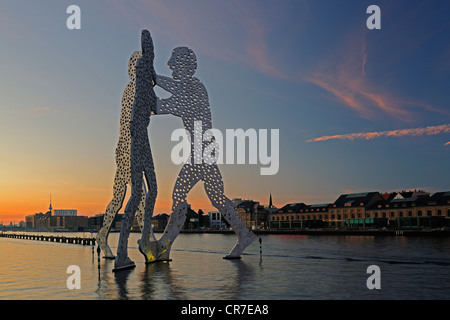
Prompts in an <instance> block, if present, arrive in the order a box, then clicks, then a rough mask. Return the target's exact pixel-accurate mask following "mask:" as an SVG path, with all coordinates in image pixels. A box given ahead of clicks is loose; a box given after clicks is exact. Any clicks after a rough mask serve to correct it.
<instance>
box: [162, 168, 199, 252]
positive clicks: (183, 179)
mask: <svg viewBox="0 0 450 320" xmlns="http://www.w3.org/2000/svg"><path fill="white" fill-rule="evenodd" d="M199 180H200V176H199V175H198V174H197V172H195V170H194V167H193V166H192V165H184V166H183V168H182V169H181V171H180V174H179V175H178V178H177V181H176V182H175V186H174V188H173V194H172V200H173V204H172V214H171V215H170V218H169V221H168V223H167V226H166V229H165V230H164V233H163V235H162V237H161V239H159V240H158V257H157V259H156V260H170V249H171V248H172V244H173V243H174V241H175V239H176V237H177V236H178V234H179V233H180V231H181V229H182V228H183V225H184V222H185V220H186V213H187V202H186V197H187V195H188V193H189V191H190V190H191V189H192V188H193V187H194V186H195V184H196V183H197V182H198V181H199Z"/></svg>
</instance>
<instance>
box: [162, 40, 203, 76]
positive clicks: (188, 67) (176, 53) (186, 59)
mask: <svg viewBox="0 0 450 320" xmlns="http://www.w3.org/2000/svg"><path fill="white" fill-rule="evenodd" d="M167 65H168V66H169V68H170V70H172V77H173V78H174V79H178V80H179V79H183V78H186V77H192V76H193V75H194V73H195V70H196V69H197V58H196V56H195V53H194V51H192V50H191V49H189V48H187V47H178V48H175V49H173V51H172V57H170V59H169V61H168V62H167Z"/></svg>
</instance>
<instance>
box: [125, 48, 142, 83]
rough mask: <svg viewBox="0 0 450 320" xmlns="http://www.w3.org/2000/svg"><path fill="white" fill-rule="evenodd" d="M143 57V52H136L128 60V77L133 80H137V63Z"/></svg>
mask: <svg viewBox="0 0 450 320" xmlns="http://www.w3.org/2000/svg"><path fill="white" fill-rule="evenodd" d="M141 56H142V52H141V51H135V52H133V54H132V55H131V57H130V60H128V76H129V77H130V79H131V80H136V63H137V61H138V59H139V58H140V57H141Z"/></svg>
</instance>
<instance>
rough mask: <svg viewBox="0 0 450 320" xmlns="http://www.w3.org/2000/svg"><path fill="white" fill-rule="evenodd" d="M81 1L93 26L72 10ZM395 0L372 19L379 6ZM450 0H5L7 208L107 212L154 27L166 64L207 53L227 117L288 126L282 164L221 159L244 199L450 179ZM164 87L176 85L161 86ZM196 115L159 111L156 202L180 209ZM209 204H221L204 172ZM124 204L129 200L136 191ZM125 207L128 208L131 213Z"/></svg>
mask: <svg viewBox="0 0 450 320" xmlns="http://www.w3.org/2000/svg"><path fill="white" fill-rule="evenodd" d="M71 4H76V5H78V6H79V7H80V8H81V30H69V29H67V28H66V20H67V18H68V17H69V14H67V13H66V9H67V7H68V6H69V5H71ZM372 4H376V5H378V6H379V7H380V9H381V29H380V30H369V29H368V28H367V27H366V20H367V18H368V17H369V14H367V13H366V9H367V7H368V6H369V5H372ZM449 17H450V2H448V1H443V0H437V1H432V0H430V1H401V0H398V1H381V0H374V1H372V0H371V1H364V0H345V1H344V0H340V1H331V0H326V1H325V0H293V1H288V0H282V1H273V0H272V1H261V0H242V1H234V0H228V1H218V0H131V1H106V0H96V1H87V0H78V1H48V0H42V1H17V0H2V2H1V4H0V43H1V45H0V46H1V47H0V48H1V50H0V135H1V137H2V139H1V142H0V150H1V152H0V223H1V222H3V223H5V224H6V223H9V221H11V220H14V221H15V222H16V223H17V222H19V221H20V220H23V219H24V216H25V215H28V214H33V213H36V212H45V211H47V209H48V205H49V196H50V194H51V195H52V205H53V207H54V208H56V209H77V210H78V214H79V215H93V214H97V213H104V211H105V209H106V206H107V204H108V203H109V201H110V200H111V198H112V186H113V180H114V174H115V169H116V164H115V148H116V145H117V141H118V136H119V118H120V108H121V105H120V104H121V98H122V93H123V90H124V88H125V86H126V84H127V82H128V80H129V79H128V74H127V68H128V59H129V57H130V55H131V54H132V53H133V52H134V51H136V50H140V34H141V30H142V29H144V28H145V29H148V30H149V31H150V32H151V34H152V37H153V41H154V45H155V70H156V72H157V73H158V74H161V75H165V76H170V75H171V72H170V70H169V68H168V67H167V64H166V63H167V61H168V59H169V58H170V55H171V52H172V49H173V48H175V47H178V46H188V47H190V48H191V49H193V50H194V52H195V53H196V55H197V59H198V69H197V73H196V76H197V77H198V78H199V79H200V80H201V81H202V82H203V83H204V84H205V86H206V88H207V90H208V94H209V99H210V106H211V110H212V117H213V126H214V127H215V128H218V129H220V130H223V131H225V130H226V129H237V128H242V129H244V130H247V129H249V128H254V129H269V130H270V129H279V132H280V156H279V157H280V169H279V171H278V173H277V174H276V175H273V176H261V175H260V167H261V165H260V164H257V165H236V164H235V165H230V164H228V165H227V164H224V165H221V166H220V168H221V172H222V176H223V178H224V183H225V193H226V195H227V196H228V197H229V198H236V197H238V198H246V199H253V200H255V201H259V202H261V204H264V205H267V204H268V201H269V194H270V193H272V197H273V201H274V204H275V205H276V206H278V207H281V206H283V205H285V204H286V203H289V202H305V203H307V204H314V203H327V202H333V201H335V200H336V199H337V198H338V196H339V195H340V194H344V193H351V192H364V191H380V192H390V191H400V190H406V189H414V188H416V189H422V190H425V191H428V192H436V191H448V190H450V170H449V160H450V41H449V39H450V19H449ZM157 94H158V95H159V96H161V97H163V98H165V97H168V94H167V93H165V92H162V91H161V90H157ZM180 127H182V123H181V120H180V119H179V118H176V117H174V116H170V115H159V116H152V118H151V123H150V127H149V136H150V141H151V148H152V152H153V157H154V162H155V168H156V175H157V179H158V199H157V203H156V210H155V212H156V213H161V212H166V213H170V207H171V194H172V188H173V185H174V183H175V180H176V177H177V174H178V172H179V170H180V168H181V167H180V166H177V165H174V164H173V163H172V162H171V158H170V152H171V150H172V148H173V146H174V145H175V144H176V142H172V141H171V140H170V137H171V133H172V131H173V130H175V129H177V128H180ZM188 201H189V203H191V205H192V207H193V209H194V210H196V211H197V210H198V209H202V210H203V211H205V212H207V211H210V210H213V208H212V207H211V206H210V204H209V201H208V198H207V196H206V194H205V192H204V190H203V186H202V184H201V183H199V184H198V185H197V186H196V187H195V188H194V190H193V192H192V193H191V194H190V195H189V197H188ZM124 207H125V205H124ZM122 211H123V208H122V210H121V212H122Z"/></svg>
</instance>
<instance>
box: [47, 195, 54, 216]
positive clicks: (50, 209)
mask: <svg viewBox="0 0 450 320" xmlns="http://www.w3.org/2000/svg"><path fill="white" fill-rule="evenodd" d="M52 209H53V208H52V194H51V193H50V206H49V207H48V210H49V211H50V213H51V212H52Z"/></svg>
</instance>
